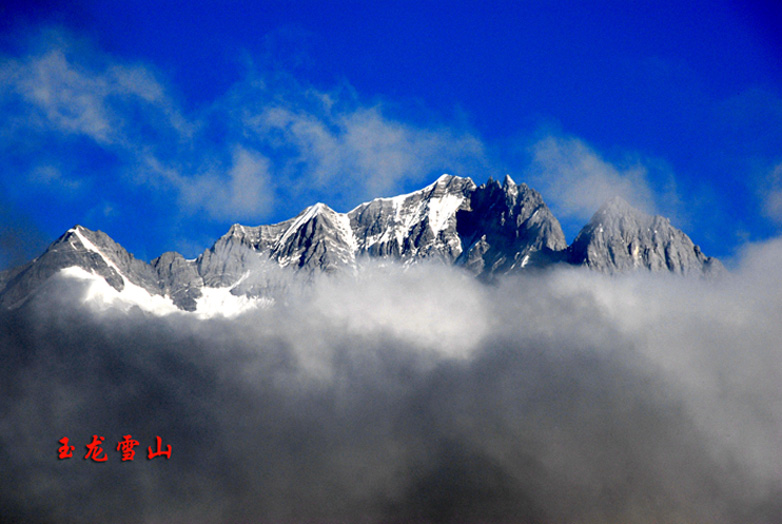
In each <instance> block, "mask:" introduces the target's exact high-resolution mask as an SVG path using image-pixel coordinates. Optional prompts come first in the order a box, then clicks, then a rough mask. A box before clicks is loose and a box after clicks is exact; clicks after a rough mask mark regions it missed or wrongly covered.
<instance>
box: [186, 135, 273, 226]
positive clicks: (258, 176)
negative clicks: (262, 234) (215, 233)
mask: <svg viewBox="0 0 782 524" xmlns="http://www.w3.org/2000/svg"><path fill="white" fill-rule="evenodd" d="M269 169H270V163H269V160H268V159H267V158H265V157H263V156H261V155H260V154H258V153H257V152H255V151H251V150H248V149H245V148H243V147H241V146H235V148H234V151H233V155H232V164H231V166H230V169H228V172H227V175H223V174H222V173H220V172H214V171H210V172H207V173H202V174H199V175H196V176H194V177H191V178H185V177H182V176H177V177H176V178H175V184H176V185H177V186H178V187H179V190H180V191H181V195H182V202H183V203H184V204H185V205H187V206H188V207H190V208H192V209H204V210H205V211H207V212H209V214H211V215H212V216H214V217H218V218H224V219H227V220H241V219H243V218H245V217H249V218H251V217H255V216H258V214H259V213H263V214H265V213H268V212H269V211H271V208H272V206H273V204H274V202H273V198H272V196H273V186H272V183H271V175H270V173H269Z"/></svg>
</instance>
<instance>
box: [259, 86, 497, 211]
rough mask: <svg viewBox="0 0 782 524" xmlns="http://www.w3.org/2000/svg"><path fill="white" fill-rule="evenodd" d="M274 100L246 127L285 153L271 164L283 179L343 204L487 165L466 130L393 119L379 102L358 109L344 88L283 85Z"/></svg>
mask: <svg viewBox="0 0 782 524" xmlns="http://www.w3.org/2000/svg"><path fill="white" fill-rule="evenodd" d="M346 91H347V93H346ZM275 95H276V96H274V97H273V98H271V99H270V100H268V102H267V103H264V104H262V105H261V106H259V107H255V108H254V110H253V111H252V112H250V113H248V114H247V115H246V116H245V120H244V124H245V125H246V126H247V128H248V129H250V130H252V131H253V132H254V133H255V137H256V138H257V139H258V140H260V141H261V142H262V143H263V144H264V145H265V146H266V147H271V148H275V149H277V150H278V152H282V153H283V154H282V155H281V156H279V157H278V158H277V164H278V167H279V170H278V171H279V173H280V174H282V175H283V176H284V177H285V178H286V179H288V180H290V181H292V182H294V183H296V182H298V184H299V186H307V185H311V186H312V187H314V188H316V189H328V190H329V192H330V193H332V194H334V195H335V196H338V198H339V197H342V198H344V200H345V201H348V200H351V201H352V203H356V199H364V198H372V197H376V196H379V195H388V194H391V193H393V192H395V191H398V190H399V188H401V187H402V186H403V185H404V184H405V183H407V182H422V181H425V180H427V177H431V175H432V174H433V173H437V174H442V173H443V172H446V171H451V172H457V173H462V174H465V175H467V174H471V172H473V171H475V170H476V169H478V168H480V167H484V166H486V164H487V160H486V154H485V148H484V145H483V143H482V142H481V141H480V139H478V138H476V137H475V136H473V135H471V134H470V133H467V132H459V131H455V130H453V129H450V128H444V127H435V128H426V127H418V126H415V125H411V124H408V123H405V122H402V121H399V120H395V119H393V118H390V117H388V116H386V115H385V114H384V112H383V109H382V106H381V105H371V106H366V105H362V104H360V103H359V102H357V101H356V100H355V98H354V96H352V95H351V94H350V90H341V91H334V92H319V91H315V90H312V89H309V90H304V89H296V88H292V89H291V88H288V89H286V90H285V91H283V92H276V93H275Z"/></svg>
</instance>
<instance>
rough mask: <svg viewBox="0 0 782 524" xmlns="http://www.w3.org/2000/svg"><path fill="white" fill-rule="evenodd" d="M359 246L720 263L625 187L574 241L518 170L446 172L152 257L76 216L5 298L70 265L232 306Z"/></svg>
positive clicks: (148, 299) (123, 289)
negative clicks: (279, 276) (635, 203)
mask: <svg viewBox="0 0 782 524" xmlns="http://www.w3.org/2000/svg"><path fill="white" fill-rule="evenodd" d="M362 258H381V259H389V260H395V261H399V262H401V263H403V264H405V265H409V264H416V263H419V262H421V261H425V260H437V261H440V262H442V263H445V264H448V265H455V266H459V267H463V268H464V269H465V270H467V271H469V272H471V273H473V274H475V275H477V276H479V277H481V278H484V279H492V278H495V277H497V276H499V275H504V274H507V273H512V272H517V271H528V270H530V269H533V268H544V267H548V266H551V265H553V264H559V263H570V264H573V265H578V266H586V267H589V268H591V269H595V270H598V271H603V272H607V273H616V272H620V271H627V270H633V269H648V270H652V271H670V272H673V273H681V274H689V273H710V272H712V271H716V270H719V268H721V265H720V264H719V262H717V261H716V260H714V259H712V258H710V257H706V256H705V255H703V253H701V251H700V248H698V246H695V245H694V244H693V243H692V241H691V240H690V239H689V237H687V235H685V234H684V233H683V232H681V231H680V230H678V229H676V228H674V227H673V226H671V224H670V221H669V220H668V219H666V218H664V217H661V216H651V215H647V214H646V213H643V212H641V211H639V210H637V209H635V208H633V207H632V206H630V204H628V203H627V202H625V201H624V200H622V199H621V198H619V197H615V198H612V199H610V200H608V201H607V202H606V203H605V204H603V206H601V207H600V209H599V210H598V211H597V212H596V213H595V214H594V216H593V217H592V219H591V220H590V221H589V223H588V224H587V225H586V226H584V228H583V229H582V230H581V232H580V233H579V234H578V236H577V237H576V239H575V241H574V242H573V244H572V245H571V246H568V245H567V243H566V241H565V235H564V233H563V231H562V228H561V227H560V224H559V221H558V220H557V219H556V218H555V217H554V215H553V214H552V213H551V210H550V209H549V208H548V206H547V205H546V204H545V202H544V201H543V197H542V196H541V195H540V193H538V192H537V191H535V190H534V189H532V188H530V187H529V186H527V185H526V184H523V183H522V184H517V183H516V182H515V181H514V180H513V179H512V178H511V177H510V175H505V177H504V179H503V181H502V184H500V182H499V181H497V180H494V179H493V178H489V179H488V180H487V182H486V183H484V184H482V185H480V186H477V185H476V184H475V182H473V181H472V180H471V179H470V178H466V177H459V176H453V175H442V176H440V177H439V178H437V180H435V181H434V182H433V183H431V184H429V185H428V186H426V187H424V188H422V189H419V190H418V191H414V192H412V193H407V194H404V195H398V196H394V197H385V198H376V199H374V200H371V201H369V202H365V203H363V204H360V205H358V206H356V207H355V208H354V209H352V210H350V211H349V212H347V213H339V212H337V211H335V210H334V209H332V208H330V207H329V206H328V205H326V204H324V203H320V202H319V203H316V204H314V205H311V206H309V207H307V208H305V209H304V210H302V211H301V213H299V214H298V215H296V216H295V217H293V218H290V219H288V220H285V221H283V222H279V223H277V224H269V225H260V226H245V225H242V224H234V225H232V226H231V227H230V229H229V230H228V231H227V232H226V233H225V234H224V235H223V236H221V237H220V238H219V239H217V241H216V242H215V243H214V245H213V246H212V247H210V248H209V249H207V250H206V251H204V252H203V253H202V254H201V255H199V256H198V257H197V258H196V259H194V260H187V259H185V258H184V257H183V256H182V255H180V254H179V253H175V252H167V253H163V254H162V255H160V256H159V257H157V258H156V259H154V260H152V262H151V263H149V264H147V263H145V262H143V261H140V260H137V259H135V258H134V257H133V255H131V254H130V253H128V252H127V251H126V250H125V249H124V248H123V247H122V246H120V245H119V244H117V243H116V242H114V241H113V240H112V239H111V238H110V237H109V236H108V235H106V234H105V233H102V232H100V231H91V230H89V229H87V228H85V227H82V226H80V225H77V226H74V227H72V228H70V229H69V230H68V231H66V232H65V233H64V234H63V235H62V236H61V237H60V238H58V239H57V240H56V241H55V242H53V243H52V244H51V245H50V246H49V248H48V249H47V250H46V251H45V252H44V253H43V254H42V255H41V256H39V257H38V258H36V259H35V260H32V261H30V262H29V263H27V264H25V265H23V266H20V267H18V268H14V269H11V270H8V271H3V272H0V305H3V306H6V307H12V306H15V305H18V304H20V303H23V302H24V301H25V300H26V299H27V298H28V297H30V296H31V295H33V294H35V293H36V292H38V290H39V289H41V288H42V287H44V284H45V282H46V281H48V280H49V279H50V278H51V277H53V276H55V275H65V276H66V277H71V278H79V279H82V280H84V281H85V282H89V285H90V286H92V287H91V290H92V291H91V296H100V297H103V298H102V300H103V301H104V302H105V303H111V304H118V303H121V304H131V305H135V306H138V307H142V309H148V310H150V311H155V312H158V313H159V312H172V311H181V310H184V311H193V312H196V313H197V314H199V315H205V316H208V315H210V314H215V313H217V314H223V315H227V314H229V313H231V312H240V311H242V310H243V309H244V308H247V307H253V304H258V303H261V302H263V300H268V299H269V298H268V296H267V295H269V293H270V289H274V288H275V286H276V285H277V284H276V283H275V281H274V280H275V278H276V277H274V274H276V273H275V272H279V271H290V270H295V271H298V272H307V273H311V272H314V271H325V272H331V271H342V270H345V269H350V268H355V267H356V266H357V264H358V263H360V260H361V259H362ZM259 301H261V302H259ZM227 312H229V313H227Z"/></svg>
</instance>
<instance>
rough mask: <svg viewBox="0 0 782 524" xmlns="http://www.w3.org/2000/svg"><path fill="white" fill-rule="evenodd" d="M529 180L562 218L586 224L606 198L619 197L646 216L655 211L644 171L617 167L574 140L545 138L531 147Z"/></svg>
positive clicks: (630, 166)
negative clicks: (577, 219) (573, 218)
mask: <svg viewBox="0 0 782 524" xmlns="http://www.w3.org/2000/svg"><path fill="white" fill-rule="evenodd" d="M532 153H533V163H532V166H531V173H530V174H531V176H532V177H533V179H534V181H535V184H536V185H537V186H538V187H539V189H540V191H541V192H542V193H543V194H544V195H545V196H546V198H547V201H548V200H549V199H550V201H551V203H552V207H554V208H555V209H556V211H557V212H558V213H561V214H562V215H567V216H572V217H576V218H579V219H582V220H587V219H589V217H591V216H592V214H593V213H594V212H595V211H597V210H598V208H599V207H600V206H601V205H602V204H603V203H604V202H605V201H606V200H608V199H609V198H611V197H613V196H621V197H622V198H624V199H625V200H627V201H628V202H630V203H631V204H632V205H633V206H635V207H637V208H639V209H642V210H644V211H646V212H654V211H655V209H656V200H655V195H654V192H653V191H652V189H651V188H650V186H649V181H648V179H647V168H646V167H645V166H644V165H642V164H640V163H634V164H633V165H629V166H627V167H624V168H620V167H617V166H615V165H613V164H611V163H609V162H607V161H605V160H604V159H603V158H601V157H600V155H599V154H598V153H597V152H595V151H594V150H593V149H591V148H590V147H589V146H587V145H586V144H585V143H584V142H583V141H581V140H579V139H577V138H571V137H567V138H562V137H555V136H549V137H546V138H544V139H542V140H540V141H538V142H537V143H536V144H534V146H533V147H532Z"/></svg>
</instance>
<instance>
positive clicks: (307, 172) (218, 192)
mask: <svg viewBox="0 0 782 524" xmlns="http://www.w3.org/2000/svg"><path fill="white" fill-rule="evenodd" d="M31 49H32V50H31V51H29V52H28V53H27V54H26V55H24V56H17V57H8V56H6V57H0V78H3V79H4V82H3V84H4V85H3V86H2V87H0V110H2V112H3V114H4V116H6V118H5V122H4V123H3V124H2V126H0V128H2V129H1V130H0V132H2V134H3V136H4V137H8V139H9V141H8V143H6V144H5V146H4V147H9V148H14V147H15V146H23V147H21V148H18V147H17V149H24V148H26V150H27V151H30V153H29V156H30V158H29V159H28V160H30V161H29V168H28V169H29V170H30V171H32V170H34V169H35V166H37V165H40V164H41V163H42V161H41V160H40V159H36V161H35V162H33V161H32V160H31V158H32V156H35V155H36V154H37V153H36V152H40V151H46V150H48V149H49V148H50V146H52V145H55V146H57V147H59V148H60V149H61V150H65V151H71V145H72V144H74V143H77V142H78V141H79V140H82V141H83V139H86V141H87V142H89V143H90V144H92V146H94V147H97V148H98V149H99V150H103V151H105V152H106V153H108V155H107V156H110V157H111V158H114V159H116V161H117V162H118V164H119V168H118V169H117V168H116V167H114V168H112V169H113V170H112V169H106V170H105V171H101V170H96V172H95V173H94V174H92V173H91V176H95V177H100V178H101V181H100V183H101V184H102V185H103V186H104V187H109V186H110V185H112V184H118V185H122V184H131V185H133V186H135V187H142V188H146V189H148V190H150V191H156V192H157V194H164V193H161V190H163V191H167V192H171V194H172V195H173V196H174V198H175V199H176V200H177V202H178V207H179V209H180V210H181V212H182V213H185V214H191V215H192V214H194V213H202V212H205V213H206V214H207V215H208V216H210V217H212V218H216V219H221V220H222V219H230V220H255V219H261V218H263V217H266V216H268V215H269V212H270V210H272V209H274V208H275V199H281V198H283V199H285V198H287V199H290V198H296V199H297V200H298V201H300V205H301V206H302V207H304V206H306V205H309V204H310V203H311V202H312V201H313V200H314V199H318V200H320V199H326V200H328V202H329V204H330V205H335V206H339V205H342V206H345V207H346V206H352V205H355V204H357V203H358V202H359V201H360V200H362V199H367V198H372V197H375V196H380V195H388V194H392V193H395V192H398V191H399V190H400V189H401V188H402V187H403V186H404V185H405V184H406V183H423V182H426V181H428V180H429V179H431V178H433V175H435V174H436V175H440V174H442V173H443V172H456V173H463V174H472V173H471V171H475V170H476V169H475V168H476V167H480V166H484V165H485V164H486V160H485V154H484V146H483V144H482V143H481V141H480V140H479V139H477V138H476V137H474V136H473V135H471V134H470V133H467V132H461V131H456V130H453V129H450V128H447V127H437V126H417V125H413V124H410V123H406V122H403V121H401V120H397V119H394V118H391V117H389V116H387V114H386V112H385V111H384V109H383V107H382V106H381V105H380V104H378V103H373V104H371V105H367V104H364V103H362V102H361V101H360V100H359V99H358V97H357V95H356V94H355V92H354V91H353V90H352V88H351V87H350V86H348V85H341V86H338V87H336V88H334V89H333V90H318V89H314V88H311V87H307V86H306V85H302V84H301V83H299V82H298V81H297V80H296V79H294V78H292V77H290V76H288V75H284V74H276V75H275V74H271V75H267V74H264V72H257V71H255V70H252V71H249V72H248V73H247V76H246V78H245V79H244V80H241V81H239V82H237V83H236V84H234V85H233V86H232V87H231V89H230V90H229V91H228V93H227V94H226V95H225V96H223V97H221V98H218V99H216V100H214V101H212V102H211V103H208V104H205V105H204V106H202V107H200V108H197V109H196V111H194V112H193V113H190V114H185V113H184V112H183V111H182V110H181V109H180V108H181V104H180V103H179V101H178V100H177V98H176V97H175V96H174V95H172V93H171V91H170V90H169V89H168V88H167V85H166V82H165V81H164V80H163V79H161V76H160V75H159V74H158V73H156V72H155V71H154V70H153V69H152V68H150V67H149V66H147V65H145V64H143V63H127V62H122V61H120V60H117V59H116V58H114V57H111V56H109V55H107V54H105V53H103V52H102V51H100V50H98V49H95V48H94V47H92V46H91V45H90V44H89V43H85V42H81V41H77V40H76V39H75V38H74V37H73V35H71V34H69V33H67V32H64V31H49V32H45V31H44V32H42V33H41V35H40V38H39V41H38V42H36V43H35V44H34V45H31ZM216 129H217V130H219V131H218V132H219V133H220V134H221V135H222V136H220V138H219V139H216V138H215V135H214V134H213V133H214V131H215V130H216ZM23 142H24V143H23ZM82 143H83V142H82ZM77 147H82V146H77ZM74 153H75V154H76V156H78V154H79V151H77V150H74ZM46 162H49V163H51V162H52V160H51V159H47V160H46ZM33 164H34V165H33ZM78 164H79V162H73V163H71V164H69V165H67V166H65V165H63V166H60V167H59V173H58V176H57V177H52V176H49V177H48V178H47V179H46V180H47V181H48V183H49V184H48V185H49V187H50V188H51V190H56V188H55V186H56V185H58V184H59V186H60V190H65V189H70V190H72V189H73V188H74V187H75V186H74V184H75V181H77V180H79V179H81V178H83V177H84V173H81V172H78V173H77V172H76V167H77V165H78ZM41 174H44V175H45V174H46V173H39V175H41ZM29 178H30V177H28V179H29ZM33 178H35V177H33ZM38 178H40V176H39V177H38ZM272 181H274V183H272Z"/></svg>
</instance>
